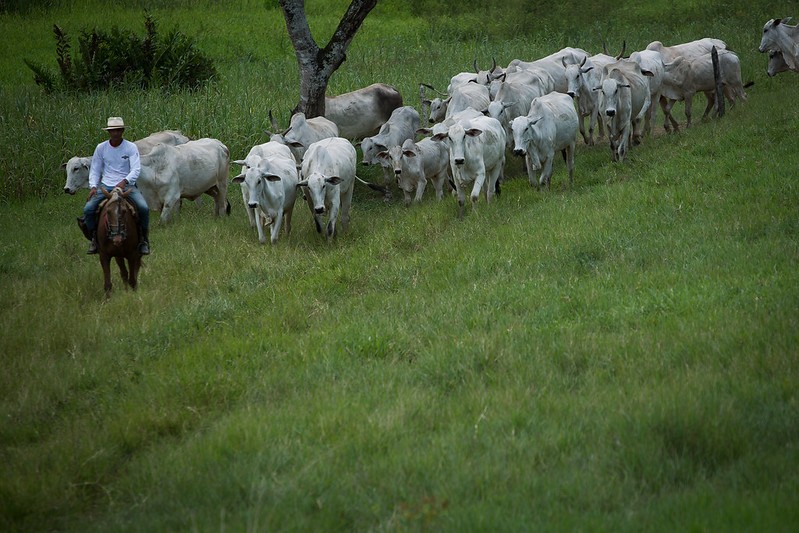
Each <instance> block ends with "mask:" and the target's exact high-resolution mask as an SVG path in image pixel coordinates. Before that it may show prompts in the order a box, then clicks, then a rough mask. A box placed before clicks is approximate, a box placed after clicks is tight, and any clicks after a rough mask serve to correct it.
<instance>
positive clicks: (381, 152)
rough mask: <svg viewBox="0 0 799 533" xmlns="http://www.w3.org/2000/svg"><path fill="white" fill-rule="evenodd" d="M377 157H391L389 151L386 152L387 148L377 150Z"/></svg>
mask: <svg viewBox="0 0 799 533" xmlns="http://www.w3.org/2000/svg"><path fill="white" fill-rule="evenodd" d="M376 157H378V158H380V159H389V155H388V152H386V151H385V150H382V151H380V152H377V156H376Z"/></svg>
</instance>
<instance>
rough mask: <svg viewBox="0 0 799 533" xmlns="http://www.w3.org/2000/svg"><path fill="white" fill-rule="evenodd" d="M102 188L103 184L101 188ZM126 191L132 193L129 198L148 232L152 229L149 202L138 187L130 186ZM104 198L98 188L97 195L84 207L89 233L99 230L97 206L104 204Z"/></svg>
mask: <svg viewBox="0 0 799 533" xmlns="http://www.w3.org/2000/svg"><path fill="white" fill-rule="evenodd" d="M102 186H103V185H102V184H101V185H100V187H102ZM125 190H126V191H130V194H129V195H128V198H129V199H130V200H131V201H132V202H133V203H134V205H135V206H136V211H137V212H138V213H139V224H140V225H141V227H142V229H143V230H144V231H145V232H146V231H147V229H148V228H149V227H150V208H149V207H147V202H146V201H145V200H144V196H142V194H141V192H139V189H138V187H136V186H135V185H133V186H131V185H128V186H127V187H126V188H125ZM104 198H105V197H104V196H103V192H102V191H101V190H100V189H99V187H98V189H97V194H95V195H94V196H92V197H91V198H89V201H87V202H86V205H85V206H83V215H84V217H85V221H86V227H88V228H89V231H92V232H93V231H94V230H95V229H97V206H98V205H100V202H102V201H103V199H104Z"/></svg>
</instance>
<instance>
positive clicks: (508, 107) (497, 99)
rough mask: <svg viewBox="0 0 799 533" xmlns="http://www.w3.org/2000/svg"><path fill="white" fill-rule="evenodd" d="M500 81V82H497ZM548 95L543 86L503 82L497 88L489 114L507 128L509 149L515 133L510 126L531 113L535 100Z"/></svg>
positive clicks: (506, 135) (489, 105)
mask: <svg viewBox="0 0 799 533" xmlns="http://www.w3.org/2000/svg"><path fill="white" fill-rule="evenodd" d="M497 81H499V80H497ZM544 94H546V92H544V89H542V87H541V84H540V83H538V82H534V83H530V84H527V83H518V82H512V81H506V82H501V83H500V84H499V86H498V88H497V92H496V95H495V96H494V98H493V100H492V101H491V103H490V104H488V111H487V114H488V116H489V117H493V118H495V119H497V120H499V122H500V123H501V124H502V127H503V128H505V139H506V142H507V148H508V149H511V148H512V147H513V146H512V143H513V133H512V132H511V128H510V124H511V122H512V121H513V119H515V118H516V117H522V116H524V115H526V114H527V113H528V112H529V111H530V104H531V103H532V101H533V100H534V99H535V98H538V97H539V96H543V95H544Z"/></svg>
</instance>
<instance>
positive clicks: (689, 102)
mask: <svg viewBox="0 0 799 533" xmlns="http://www.w3.org/2000/svg"><path fill="white" fill-rule="evenodd" d="M693 105H694V95H693V94H686V95H685V119H686V120H687V122H686V124H685V127H686V128H690V127H691V114H692V108H693Z"/></svg>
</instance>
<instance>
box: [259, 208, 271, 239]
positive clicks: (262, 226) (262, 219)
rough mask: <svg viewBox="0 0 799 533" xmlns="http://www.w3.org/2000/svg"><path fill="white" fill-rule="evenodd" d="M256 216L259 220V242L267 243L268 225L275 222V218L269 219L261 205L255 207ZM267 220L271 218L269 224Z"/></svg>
mask: <svg viewBox="0 0 799 533" xmlns="http://www.w3.org/2000/svg"><path fill="white" fill-rule="evenodd" d="M255 218H256V219H257V220H258V242H260V243H261V244H266V226H268V225H269V224H274V220H271V219H269V217H268V216H267V215H266V213H264V212H263V210H262V209H261V208H260V207H256V208H255ZM267 220H270V222H269V224H268V223H267V222H266V221H267Z"/></svg>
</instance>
